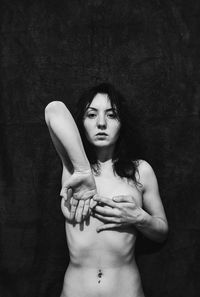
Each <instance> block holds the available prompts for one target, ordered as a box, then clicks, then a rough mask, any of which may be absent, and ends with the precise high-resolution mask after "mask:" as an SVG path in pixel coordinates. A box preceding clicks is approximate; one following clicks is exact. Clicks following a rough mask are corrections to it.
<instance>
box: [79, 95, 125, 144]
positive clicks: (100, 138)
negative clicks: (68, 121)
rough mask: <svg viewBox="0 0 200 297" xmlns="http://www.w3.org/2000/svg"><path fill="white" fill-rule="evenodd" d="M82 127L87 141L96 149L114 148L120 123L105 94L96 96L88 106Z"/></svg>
mask: <svg viewBox="0 0 200 297" xmlns="http://www.w3.org/2000/svg"><path fill="white" fill-rule="evenodd" d="M83 126H84V128H85V134H86V137H87V139H88V141H89V142H90V143H91V144H93V145H94V146H96V147H99V148H100V147H108V148H109V147H114V146H115V144H116V141H117V139H118V137H119V132H120V127H121V124H120V121H119V119H118V118H117V117H116V112H114V110H113V108H112V106H111V103H110V100H109V98H108V95H107V94H100V93H99V94H97V95H96V96H95V97H94V99H93V100H92V102H91V104H90V105H89V106H88V108H87V110H86V112H85V114H84V117H83Z"/></svg>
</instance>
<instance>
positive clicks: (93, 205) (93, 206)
mask: <svg viewBox="0 0 200 297" xmlns="http://www.w3.org/2000/svg"><path fill="white" fill-rule="evenodd" d="M96 205H97V201H94V199H93V198H91V199H90V209H93V208H95V206H96Z"/></svg>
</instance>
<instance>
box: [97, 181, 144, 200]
mask: <svg viewBox="0 0 200 297" xmlns="http://www.w3.org/2000/svg"><path fill="white" fill-rule="evenodd" d="M95 182H96V186H97V193H98V194H99V195H100V196H104V197H107V198H112V197H114V196H120V195H130V196H133V197H134V199H135V201H136V202H137V203H138V205H139V206H142V193H141V191H140V190H139V188H137V187H136V185H135V184H134V182H132V181H128V180H127V179H125V178H120V177H118V176H113V177H107V176H98V177H95Z"/></svg>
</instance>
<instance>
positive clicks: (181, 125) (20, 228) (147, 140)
mask: <svg viewBox="0 0 200 297" xmlns="http://www.w3.org/2000/svg"><path fill="white" fill-rule="evenodd" d="M1 3H2V5H1V35H0V38H1V101H0V104H1V108H0V134H1V137H0V139H1V143H0V153H1V154H0V162H1V166H0V297H57V296H59V294H60V290H61V287H62V282H63V276H64V272H65V270H66V267H67V265H68V260H69V259H68V250H67V244H66V239H65V231H64V218H63V216H62V214H61V211H60V197H59V191H60V178H61V162H60V160H59V158H58V156H57V154H56V151H55V150H54V147H53V144H52V142H51V140H50V137H49V133H48V129H47V127H46V124H45V122H44V108H45V106H46V105H47V104H48V103H49V102H50V101H52V100H62V101H63V102H65V103H66V104H67V106H68V107H69V108H70V110H71V111H72V113H73V112H74V107H75V103H76V101H77V99H78V98H79V96H80V94H81V92H82V91H83V90H84V89H85V88H86V87H88V86H93V85H94V84H97V83H100V82H105V81H109V82H111V83H113V84H114V85H115V86H117V87H118V88H119V89H120V90H121V92H122V93H123V94H124V96H125V97H126V99H127V100H128V101H129V103H130V105H131V108H132V110H133V111H135V110H137V117H138V119H140V120H141V126H140V130H141V134H142V136H143V139H144V153H145V158H146V160H147V161H149V162H150V164H152V166H153V168H154V170H155V172H156V175H157V178H158V181H159V186H160V192H161V196H162V199H163V204H164V207H165V210H166V213H167V217H168V220H169V226H170V234H169V239H168V241H167V243H166V244H165V245H164V246H161V247H160V246H157V245H155V244H153V243H151V242H150V241H147V240H145V239H144V238H142V236H141V237H140V238H139V240H138V244H137V261H138V265H139V268H140V272H141V276H142V280H143V286H144V290H145V293H146V296H147V297H160V296H162V297H188V296H190V297H197V296H199V295H198V294H199V290H200V282H199V280H198V278H199V274H200V256H199V253H198V252H199V249H200V215H199V213H200V199H199V192H200V181H199V178H200V173H199V160H200V154H199V152H200V139H199V136H200V135H199V128H200V119H199V96H200V85H199V79H200V72H199V68H200V67H199V66H200V55H199V51H200V37H199V29H200V3H199V1H198V0H196V1H195V0H190V1H179V0H168V1H161V0H148V1H144V0H143V1H141V0H137V1H134V0H115V1H114V0H109V1H106V0H74V1H73V0H65V1H64V0H60V1H53V0H40V1H39V0H34V1H27V0H24V1H21V0H18V1H14V0H4V1H2V2H1ZM133 141H135V142H137V139H133Z"/></svg>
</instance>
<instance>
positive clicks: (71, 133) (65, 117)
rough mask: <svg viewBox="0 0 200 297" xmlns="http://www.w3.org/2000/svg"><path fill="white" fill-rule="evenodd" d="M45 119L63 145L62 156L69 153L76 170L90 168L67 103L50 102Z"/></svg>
mask: <svg viewBox="0 0 200 297" xmlns="http://www.w3.org/2000/svg"><path fill="white" fill-rule="evenodd" d="M45 121H46V123H47V125H48V128H49V129H50V131H52V133H53V135H54V137H55V138H56V140H57V141H58V142H59V143H60V144H61V145H62V150H63V152H61V151H60V153H61V154H62V157H63V158H64V155H65V154H67V155H68V157H69V159H70V161H71V163H72V165H73V167H74V170H75V171H88V170H90V164H89V162H88V159H87V157H86V154H85V151H84V148H83V144H82V141H81V137H80V134H79V131H78V128H77V126H76V123H75V121H74V119H73V117H72V115H71V113H70V112H69V110H68V109H67V107H66V106H65V104H64V103H63V102H61V101H53V102H50V103H49V104H48V105H47V106H46V108H45Z"/></svg>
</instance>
